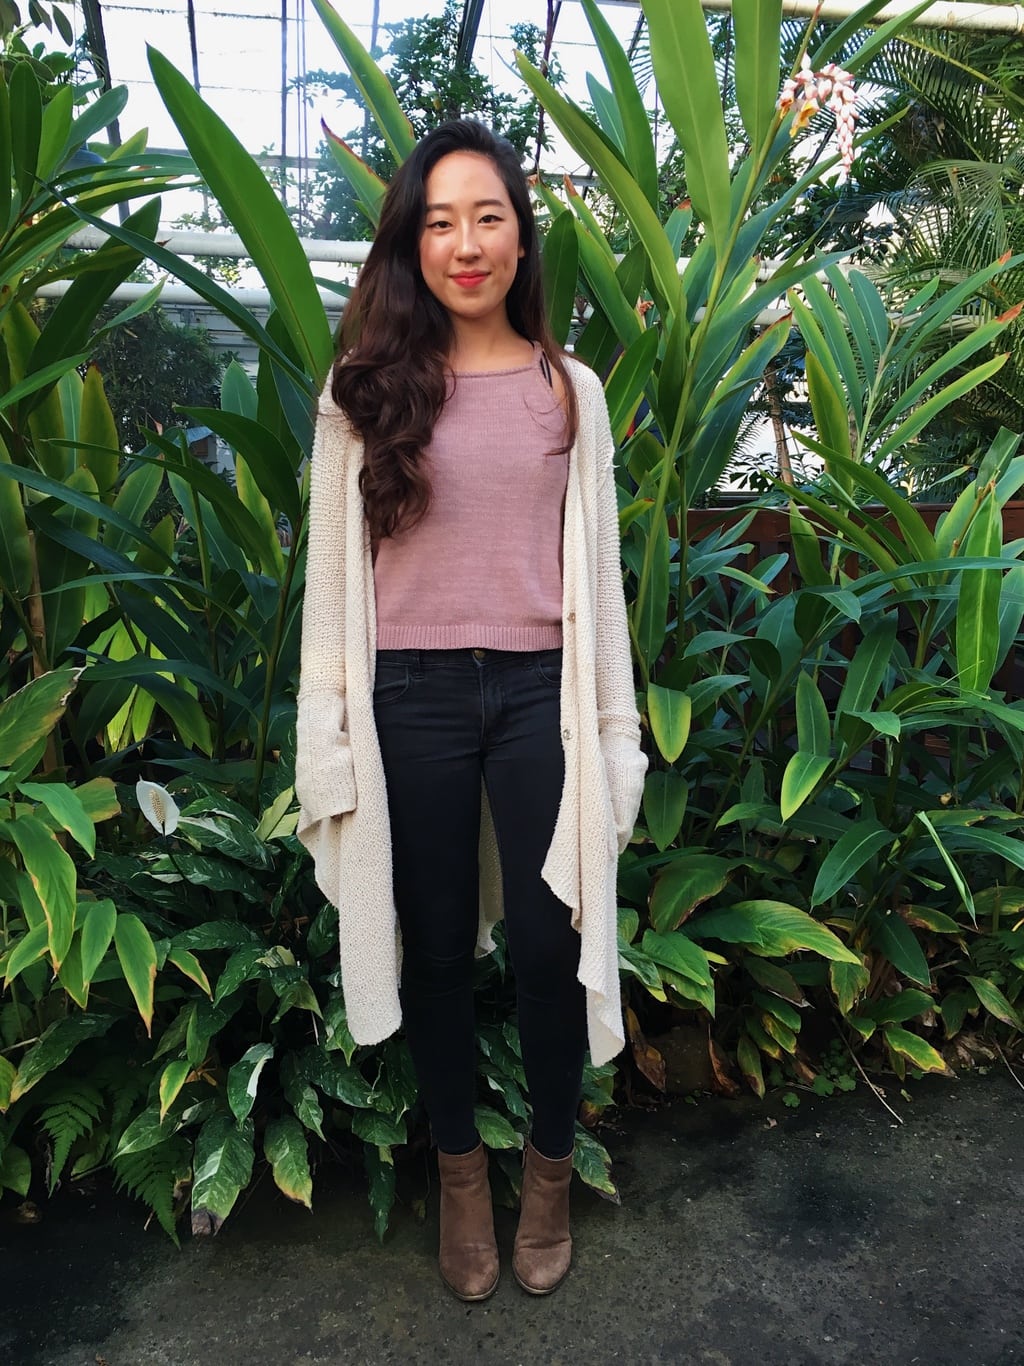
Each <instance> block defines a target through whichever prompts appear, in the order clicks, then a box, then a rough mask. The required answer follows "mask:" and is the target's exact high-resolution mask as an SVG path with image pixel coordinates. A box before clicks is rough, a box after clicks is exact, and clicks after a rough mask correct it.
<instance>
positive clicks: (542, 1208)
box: [512, 1143, 572, 1295]
mask: <svg viewBox="0 0 1024 1366" xmlns="http://www.w3.org/2000/svg"><path fill="white" fill-rule="evenodd" d="M571 1179H572V1153H570V1154H569V1156H568V1157H561V1158H557V1159H552V1158H550V1157H542V1156H541V1154H540V1153H539V1152H538V1151H537V1149H536V1148H535V1147H534V1146H533V1144H532V1143H527V1145H526V1160H525V1163H524V1166H523V1194H522V1197H521V1200H520V1214H519V1228H518V1230H517V1232H516V1241H515V1247H514V1249H513V1252H512V1272H513V1275H514V1276H515V1278H516V1280H517V1281H518V1282H519V1284H520V1285H521V1286H522V1287H523V1289H524V1290H526V1291H529V1293H530V1294H531V1295H549V1294H550V1293H551V1291H552V1290H554V1289H555V1288H556V1287H557V1286H559V1285H560V1284H561V1283H562V1281H563V1280H564V1279H565V1276H566V1272H567V1271H568V1270H569V1261H570V1259H571V1257H572V1239H571V1238H570V1236H569V1182H570V1181H571Z"/></svg>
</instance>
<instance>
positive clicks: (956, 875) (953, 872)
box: [917, 811, 978, 923]
mask: <svg viewBox="0 0 1024 1366" xmlns="http://www.w3.org/2000/svg"><path fill="white" fill-rule="evenodd" d="M917 819H918V820H919V821H920V822H921V824H922V825H923V826H924V828H925V829H926V830H927V831H928V834H929V836H930V837H931V841H932V843H933V844H934V845H935V848H936V849H937V850H938V851H939V857H940V858H941V859H942V861H943V863H944V864H945V865H946V867H947V868H948V869H949V875H950V877H951V878H952V879H953V885H954V886H955V887H956V889H957V891H958V892H959V893H960V898H961V900H962V901H963V903H964V905H965V906H966V908H967V912H968V914H969V915H970V917H971V919H972V920H973V921H974V922H975V923H977V919H978V915H977V912H976V910H975V908H974V898H973V897H972V896H971V889H970V888H969V887H968V885H967V883H966V882H965V881H964V879H963V875H962V874H961V872H960V869H959V868H958V867H957V866H956V863H955V861H954V860H953V859H952V858H951V857H950V855H949V852H948V850H947V849H946V845H945V843H944V842H943V840H942V839H940V837H939V833H938V831H937V830H936V829H935V826H934V825H932V823H931V821H930V820H929V819H928V817H927V815H925V813H924V812H923V811H918V812H917Z"/></svg>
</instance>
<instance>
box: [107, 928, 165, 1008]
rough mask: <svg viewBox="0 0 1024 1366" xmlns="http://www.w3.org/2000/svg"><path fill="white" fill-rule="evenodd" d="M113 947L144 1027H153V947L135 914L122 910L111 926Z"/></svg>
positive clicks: (154, 978) (154, 959) (154, 980)
mask: <svg viewBox="0 0 1024 1366" xmlns="http://www.w3.org/2000/svg"><path fill="white" fill-rule="evenodd" d="M114 947H115V948H116V950H117V956H118V959H119V960H120V963H121V969H122V971H123V972H124V977H125V981H126V982H127V983H128V986H129V988H130V989H131V993H132V995H133V996H134V997H135V1003H136V1005H137V1006H138V1008H139V1014H140V1015H141V1016H142V1019H143V1022H144V1024H145V1026H146V1033H147V1034H151V1033H152V1030H153V987H154V984H155V982H156V948H155V947H154V944H153V940H152V939H151V938H150V934H149V931H148V930H147V929H146V927H145V925H143V923H142V921H141V920H140V919H139V917H138V916H137V915H132V914H130V913H128V912H124V911H122V912H121V914H120V915H118V917H117V921H116V923H115V925H114Z"/></svg>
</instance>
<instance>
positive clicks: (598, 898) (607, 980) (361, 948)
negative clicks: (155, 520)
mask: <svg viewBox="0 0 1024 1366" xmlns="http://www.w3.org/2000/svg"><path fill="white" fill-rule="evenodd" d="M568 366H569V374H570V379H571V382H572V384H573V387H574V389H575V392H576V397H577V402H578V406H579V431H578V433H577V438H576V442H575V444H574V445H573V448H572V450H571V451H570V454H569V471H568V484H567V488H566V497H565V515H564V524H563V533H562V535H563V541H562V564H563V588H562V637H563V645H562V650H563V665H562V686H561V697H560V705H561V732H562V748H563V751H564V755H565V780H564V785H563V788H562V798H561V803H560V805H559V811H558V817H557V820H556V823H555V829H554V832H553V834H552V839H551V844H550V847H549V848H548V852H547V857H546V859H545V862H544V866H543V869H542V875H543V877H544V880H545V881H546V882H547V884H548V885H549V887H550V888H551V890H552V891H553V892H554V893H555V895H556V896H557V897H558V898H559V899H560V900H561V901H563V902H564V903H565V905H566V906H567V907H568V908H569V910H570V912H571V915H572V923H573V925H574V926H575V928H576V929H577V930H578V931H579V934H580V965H579V980H580V981H581V983H582V984H583V986H584V987H585V988H586V1000H587V1028H588V1036H589V1044H590V1054H591V1058H592V1059H593V1061H594V1063H595V1064H596V1065H600V1064H601V1063H603V1062H606V1061H608V1059H610V1058H612V1057H614V1056H615V1054H616V1053H618V1052H619V1050H620V1049H621V1048H622V1047H623V1044H624V1042H625V1035H624V1030H623V1022H622V1006H621V1000H620V992H619V972H618V947H617V935H616V895H615V883H616V869H617V863H618V855H619V853H620V852H621V850H622V849H624V848H625V846H626V843H627V842H628V840H629V837H630V834H631V833H632V829H633V823H634V821H635V820H636V814H637V811H638V809H639V806H640V798H641V795H642V791H643V779H644V773H645V771H646V768H647V759H646V757H645V755H644V754H643V752H642V751H641V749H640V722H639V717H638V715H637V709H636V697H635V693H634V689H633V673H632V666H631V662H630V652H629V634H628V629H627V625H626V609H625V602H624V599H623V593H622V568H621V560H620V546H619V532H618V515H617V507H616V498H615V480H614V474H613V468H612V457H613V443H612V436H611V431H610V429H609V424H608V413H607V409H606V407H605V402H604V392H603V390H602V388H601V384H600V381H599V380H598V379H597V377H596V375H594V374H593V373H592V372H591V371H590V370H588V369H587V368H586V367H585V366H583V365H581V364H580V363H579V362H578V361H571V360H570V361H569V362H568ZM362 459H363V448H362V443H361V441H360V439H359V437H358V436H357V435H356V434H355V433H354V432H353V431H352V430H351V428H350V426H349V424H348V421H347V419H346V417H345V415H344V413H343V412H342V411H341V410H340V409H339V408H338V407H337V405H336V404H335V403H334V401H333V399H332V397H331V393H330V383H329V382H328V384H327V386H326V387H325V389H324V392H323V393H322V394H321V396H320V402H319V406H318V412H317V424H316V435H315V439H314V445H313V460H312V467H311V471H310V502H309V536H308V550H307V561H306V588H305V599H304V602H303V616H302V650H301V679H300V686H299V696H298V727H297V752H296V764H295V790H296V793H297V795H298V798H299V804H300V808H301V810H300V815H299V823H298V827H297V832H296V833H297V834H298V837H299V839H300V840H301V841H302V843H303V844H304V845H305V847H306V848H307V849H308V850H309V852H310V853H311V854H312V856H313V859H314V867H315V875H316V881H317V885H318V886H319V888H320V890H321V891H322V892H323V894H324V895H325V896H326V897H327V898H328V900H329V901H331V903H332V904H333V905H334V906H336V907H337V909H338V922H339V936H340V946H341V976H342V990H343V992H344V997H345V1006H346V1010H347V1014H348V1023H349V1028H350V1029H351V1031H352V1036H353V1038H354V1039H355V1040H356V1042H357V1043H360V1044H374V1043H379V1042H380V1041H381V1040H382V1039H385V1038H387V1037H388V1036H389V1035H390V1034H392V1033H393V1032H394V1031H395V1030H396V1029H397V1028H398V1027H399V1025H400V1024H401V1008H400V1005H399V999H398V978H399V963H400V944H399V930H398V921H397V916H396V913H395V905H394V896H393V890H392V866H391V831H390V828H389V821H388V803H387V792H386V788H385V781H384V769H383V765H382V763H381V757H380V748H379V745H378V742H377V732H376V726H375V723H374V715H373V677H374V662H375V657H376V619H375V601H374V584H373V565H372V559H371V550H370V537H369V529H368V527H367V524H366V519H365V517H364V514H363V504H362V498H361V495H360V492H359V482H358V481H359V471H360V468H361V466H362ZM481 801H482V807H483V811H482V820H481V833H480V926H479V935H478V943H477V950H478V952H480V953H486V952H488V951H489V950H490V949H491V948H493V940H492V938H491V931H492V929H493V926H494V925H495V923H496V922H497V921H498V920H499V919H500V918H501V915H502V905H501V870H500V865H499V861H498V851H497V843H496V840H495V837H494V828H493V825H492V824H491V821H490V817H489V813H488V811H487V803H486V796H485V795H484V794H482V796H481Z"/></svg>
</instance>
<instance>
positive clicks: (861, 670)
mask: <svg viewBox="0 0 1024 1366" xmlns="http://www.w3.org/2000/svg"><path fill="white" fill-rule="evenodd" d="M895 644H896V615H895V613H886V614H885V615H884V616H882V617H879V618H878V619H877V620H876V621H875V622H874V623H873V624H872V625H871V626H870V627H869V629H868V631H867V633H866V635H865V636H864V639H863V640H862V641H861V642H860V644H859V645H858V646H857V648H856V650H854V652H853V658H852V659H851V660H850V664H849V667H848V668H847V671H846V678H845V679H844V680H843V687H842V690H841V692H840V694H839V701H838V702H837V703H836V717H837V720H838V719H839V718H841V717H842V716H844V715H847V714H850V713H853V712H866V711H870V709H871V707H872V706H873V704H874V701H875V698H876V697H877V696H878V690H879V688H880V687H881V686H882V684H883V682H884V680H885V676H886V674H887V672H888V670H889V668H890V666H891V664H892V652H893V647H894V646H895ZM839 725H840V727H841V721H839ZM844 738H845V737H844Z"/></svg>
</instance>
